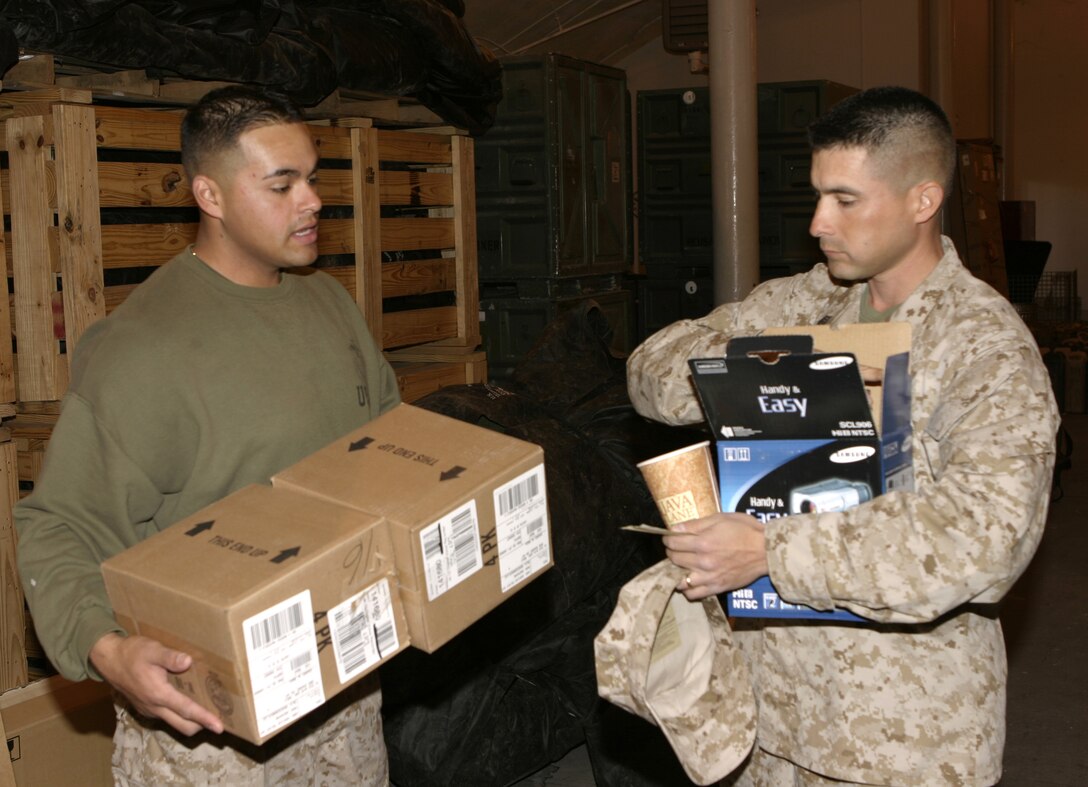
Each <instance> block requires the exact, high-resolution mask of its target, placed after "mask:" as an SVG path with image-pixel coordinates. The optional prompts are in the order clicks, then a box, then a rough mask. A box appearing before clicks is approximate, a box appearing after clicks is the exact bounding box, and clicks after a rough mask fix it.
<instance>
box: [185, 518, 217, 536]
mask: <svg viewBox="0 0 1088 787" xmlns="http://www.w3.org/2000/svg"><path fill="white" fill-rule="evenodd" d="M214 524H215V520H214V519H209V520H208V521H207V522H200V523H198V524H195V525H193V526H192V527H191V528H189V529H188V530H186V531H185V535H187V536H199V535H200V534H201V533H203V532H204V531H205V530H211V529H212V525H214Z"/></svg>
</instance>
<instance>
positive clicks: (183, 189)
mask: <svg viewBox="0 0 1088 787" xmlns="http://www.w3.org/2000/svg"><path fill="white" fill-rule="evenodd" d="M98 188H99V201H100V205H101V207H103V208H176V207H192V206H194V205H196V202H195V201H194V200H193V193H192V192H191V191H190V190H189V181H188V179H187V178H186V177H185V170H184V169H183V168H182V166H181V165H180V164H155V163H146V162H133V161H104V162H101V163H100V164H99V165H98Z"/></svg>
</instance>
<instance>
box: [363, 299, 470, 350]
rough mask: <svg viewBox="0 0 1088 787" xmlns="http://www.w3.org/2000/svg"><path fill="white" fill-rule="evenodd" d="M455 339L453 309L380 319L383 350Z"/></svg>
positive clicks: (409, 312) (455, 318)
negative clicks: (453, 337)
mask: <svg viewBox="0 0 1088 787" xmlns="http://www.w3.org/2000/svg"><path fill="white" fill-rule="evenodd" d="M456 335H457V307H456V306H436V307H433V308H430V309H412V310H411V311H403V312H387V313H386V314H383V315H382V332H381V337H382V338H381V342H382V349H383V350H390V349H393V348H395V347H403V346H405V345H408V344H423V343H424V342H433V341H437V340H439V339H448V338H450V337H451V336H456Z"/></svg>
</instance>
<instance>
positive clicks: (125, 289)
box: [105, 284, 139, 315]
mask: <svg viewBox="0 0 1088 787" xmlns="http://www.w3.org/2000/svg"><path fill="white" fill-rule="evenodd" d="M138 286H139V285H137V284H114V285H111V286H109V287H106V290H105V301H106V314H107V315H109V314H112V313H113V310H114V309H116V308H117V307H118V306H120V305H121V304H122V303H124V302H125V299H126V298H128V296H130V295H132V291H133V290H135V289H136V288H137V287H138Z"/></svg>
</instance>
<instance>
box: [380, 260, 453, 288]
mask: <svg viewBox="0 0 1088 787" xmlns="http://www.w3.org/2000/svg"><path fill="white" fill-rule="evenodd" d="M455 273H456V262H455V261H454V260H453V259H452V258H449V259H440V260H416V261H413V262H384V263H382V267H381V274H382V297H383V298H397V297H400V296H402V295H425V294H427V293H431V292H445V291H447V290H452V289H453V288H454V277H455Z"/></svg>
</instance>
